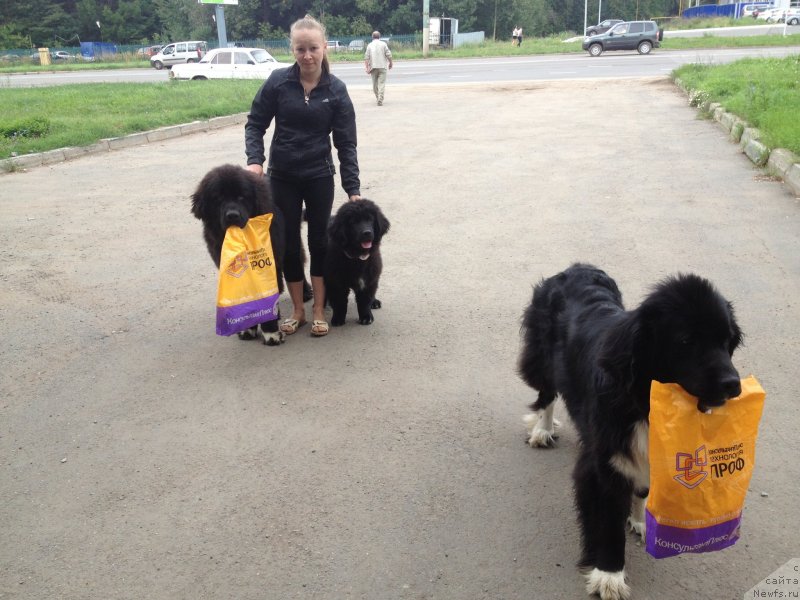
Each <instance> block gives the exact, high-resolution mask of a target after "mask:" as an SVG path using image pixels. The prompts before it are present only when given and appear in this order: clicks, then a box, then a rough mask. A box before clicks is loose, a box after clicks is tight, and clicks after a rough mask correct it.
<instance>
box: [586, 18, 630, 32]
mask: <svg viewBox="0 0 800 600" xmlns="http://www.w3.org/2000/svg"><path fill="white" fill-rule="evenodd" d="M617 23H622V19H606V20H605V21H603V22H602V23H598V24H597V25H590V26H589V27H587V28H586V35H597V34H598V33H605V32H606V31H608V30H609V29H611V28H612V27H613V26H614V25H616V24H617Z"/></svg>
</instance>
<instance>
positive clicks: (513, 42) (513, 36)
mask: <svg viewBox="0 0 800 600" xmlns="http://www.w3.org/2000/svg"><path fill="white" fill-rule="evenodd" d="M518 40H519V27H514V31H512V32H511V45H512V46H516V45H517V41H518Z"/></svg>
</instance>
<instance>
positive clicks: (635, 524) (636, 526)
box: [628, 517, 647, 539]
mask: <svg viewBox="0 0 800 600" xmlns="http://www.w3.org/2000/svg"><path fill="white" fill-rule="evenodd" d="M628 527H629V528H630V531H631V533H635V534H636V535H638V536H639V537H640V538H642V539H644V538H645V535H646V534H647V524H646V523H645V522H644V521H634V520H633V518H632V517H628Z"/></svg>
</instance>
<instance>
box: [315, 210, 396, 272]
mask: <svg viewBox="0 0 800 600" xmlns="http://www.w3.org/2000/svg"><path fill="white" fill-rule="evenodd" d="M388 231H389V220H388V219H387V218H386V217H385V216H384V214H383V212H382V211H381V209H380V208H379V207H378V205H377V204H375V203H374V202H372V201H371V200H367V199H366V198H363V199H361V200H357V201H354V202H347V203H346V204H343V205H342V206H341V207H340V208H339V210H338V211H337V212H336V215H335V216H334V217H333V218H332V219H331V223H330V226H329V227H328V238H329V239H330V241H331V243H332V244H335V245H336V246H338V247H339V248H341V249H342V250H343V251H344V252H345V254H347V255H348V256H349V257H351V258H360V259H361V260H367V259H368V258H369V257H370V256H371V255H372V253H373V252H374V251H375V250H376V249H377V248H378V247H379V246H380V243H381V239H382V238H383V236H384V235H386V233H387V232H388Z"/></svg>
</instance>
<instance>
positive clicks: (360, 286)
mask: <svg viewBox="0 0 800 600" xmlns="http://www.w3.org/2000/svg"><path fill="white" fill-rule="evenodd" d="M356 285H357V286H358V289H359V290H363V289H364V286H365V285H366V283H365V282H364V278H363V277H359V278H358V281H356Z"/></svg>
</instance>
